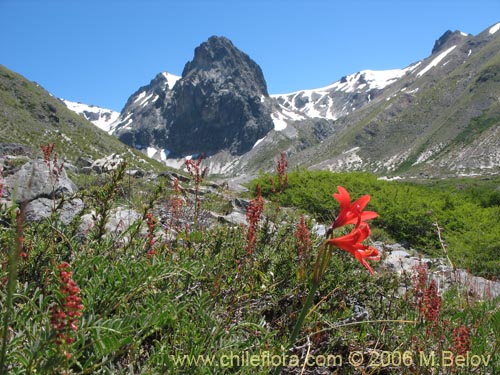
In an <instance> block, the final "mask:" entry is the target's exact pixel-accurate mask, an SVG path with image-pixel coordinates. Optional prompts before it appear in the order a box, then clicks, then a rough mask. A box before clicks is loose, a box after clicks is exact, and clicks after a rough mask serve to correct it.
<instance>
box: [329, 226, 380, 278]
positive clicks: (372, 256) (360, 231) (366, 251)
mask: <svg viewBox="0 0 500 375" xmlns="http://www.w3.org/2000/svg"><path fill="white" fill-rule="evenodd" d="M370 232H371V231H370V227H369V226H368V224H367V223H365V222H360V221H358V224H357V225H356V227H355V228H354V229H353V230H352V231H351V233H349V234H346V235H345V236H341V237H337V238H331V239H329V240H328V244H331V245H334V246H336V247H338V248H339V249H342V250H345V251H347V252H349V253H351V254H352V255H353V256H354V257H355V258H356V259H357V260H358V261H359V262H360V263H361V264H362V265H363V266H365V267H366V269H367V270H368V271H370V273H371V274H372V275H373V273H374V272H373V270H372V268H371V267H370V265H369V264H368V263H367V262H366V260H380V254H379V252H378V250H377V249H375V248H374V247H371V246H367V245H363V241H364V240H365V239H366V238H367V237H368V236H369V235H370Z"/></svg>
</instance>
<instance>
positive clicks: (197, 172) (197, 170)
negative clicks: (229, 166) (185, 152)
mask: <svg viewBox="0 0 500 375" xmlns="http://www.w3.org/2000/svg"><path fill="white" fill-rule="evenodd" d="M203 157H204V156H203V154H201V155H200V156H199V158H198V160H196V161H193V160H192V159H187V160H186V161H185V162H184V164H185V165H186V168H187V171H188V173H189V175H190V176H191V178H192V179H193V181H194V194H195V210H194V220H193V221H194V225H195V226H198V217H199V214H200V210H201V200H200V186H201V183H202V182H203V180H204V179H205V177H206V175H207V171H208V167H204V168H201V162H202V161H203Z"/></svg>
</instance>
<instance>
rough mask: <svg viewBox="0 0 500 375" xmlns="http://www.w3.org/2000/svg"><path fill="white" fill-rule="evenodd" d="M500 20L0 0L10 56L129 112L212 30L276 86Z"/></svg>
mask: <svg viewBox="0 0 500 375" xmlns="http://www.w3.org/2000/svg"><path fill="white" fill-rule="evenodd" d="M497 22H500V1H498V0H471V1H462V0H452V1H451V0H450V1H448V0H444V1H439V0H419V1H410V0H397V1H389V0H386V1H375V0H371V1H364V0H359V1H356V0H351V1H336V0H329V1H327V0H323V1H321V0H308V1H306V0H304V1H298V0H287V1H282V0H253V1H239V0H214V1H209V0H178V1H169V0H162V1H160V0H158V1H153V0H137V1H132V0H43V1H42V0H0V64H2V65H4V66H6V67H7V68H9V69H11V70H14V71H15V72H18V73H20V74H22V75H24V76H25V77H27V78H28V79H30V80H32V81H36V82H38V83H39V84H40V85H42V86H43V87H44V88H45V89H47V90H48V91H49V92H51V93H52V94H54V95H55V96H58V97H61V98H65V99H68V100H72V101H80V102H83V103H86V104H94V105H99V106H101V107H105V108H111V109H114V110H117V111H120V110H121V109H122V107H123V105H124V104H125V102H126V100H127V99H128V97H129V96H130V95H131V94H132V93H133V92H135V91H136V90H137V89H138V88H139V87H140V86H143V85H145V84H147V83H149V81H150V80H151V79H152V78H153V77H154V76H155V75H156V74H157V73H159V72H162V71H168V72H171V73H173V74H177V75H181V73H182V69H183V67H184V64H185V63H186V62H187V61H189V60H191V59H192V57H193V52H194V48H195V47H197V46H198V45H199V44H201V43H202V42H204V41H205V40H207V39H208V38H209V37H210V36H212V35H223V36H226V37H228V38H229V39H231V40H232V41H233V43H234V44H235V45H236V46H237V47H238V48H239V49H241V50H242V51H244V52H246V53H247V54H248V55H250V57H251V58H252V59H254V60H255V61H256V62H257V63H258V64H259V65H260V66H261V68H262V70H263V72H264V76H265V78H266V81H267V84H268V90H269V92H270V93H271V94H277V93H287V92H292V91H297V90H301V89H311V88H317V87H322V86H326V85H328V84H330V83H332V82H334V81H337V80H338V79H340V78H341V77H342V76H344V75H348V74H352V73H355V72H357V71H359V70H363V69H373V70H382V69H395V68H404V67H406V66H408V65H410V64H411V63H413V62H415V61H418V60H421V59H423V58H425V57H427V56H428V55H429V54H430V52H431V49H432V47H433V44H434V41H435V40H436V39H437V38H439V37H440V36H441V35H442V34H443V33H444V32H445V31H446V30H448V29H450V30H460V31H463V32H466V33H471V34H478V33H480V32H481V31H483V30H484V29H486V28H488V27H489V26H491V25H493V24H495V23H497Z"/></svg>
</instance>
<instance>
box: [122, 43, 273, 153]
mask: <svg viewBox="0 0 500 375" xmlns="http://www.w3.org/2000/svg"><path fill="white" fill-rule="evenodd" d="M273 128H274V124H273V121H272V119H271V105H270V100H269V94H268V92H267V86H266V82H265V80H264V75H263V73H262V70H261V69H260V67H259V66H258V65H257V64H256V63H255V62H254V61H253V60H252V59H251V58H250V57H249V56H248V55H246V54H245V53H243V52H241V51H240V50H239V49H237V48H236V47H235V46H234V45H233V44H232V43H231V41H229V40H228V39H226V38H224V37H216V36H214V37H211V38H209V39H208V41H206V42H204V43H202V44H201V45H200V46H199V47H197V48H196V49H195V52H194V58H193V60H192V61H190V62H188V63H187V64H186V65H185V67H184V70H183V72H182V77H180V78H179V77H175V76H172V75H169V74H168V73H160V74H158V75H157V76H156V77H155V78H154V79H153V80H152V81H151V82H150V84H149V85H147V86H144V87H141V88H140V89H139V90H138V91H137V92H136V93H134V94H133V95H132V96H131V97H130V98H129V100H128V102H127V104H126V105H125V107H124V109H123V111H122V112H121V115H120V118H119V119H118V121H117V125H116V130H115V131H114V134H115V135H116V136H117V137H118V138H119V139H120V140H121V141H123V142H125V143H126V144H128V145H132V146H134V147H137V148H141V149H146V148H147V147H150V148H154V149H157V150H161V151H162V152H163V153H164V155H165V156H168V157H184V156H189V155H193V154H201V153H203V154H205V155H207V156H210V155H214V154H217V153H219V152H227V153H229V154H230V155H242V154H244V153H246V152H248V151H249V150H251V149H252V147H253V146H254V144H255V143H256V142H257V140H259V139H260V138H262V137H264V136H265V135H266V134H267V133H268V132H269V131H270V130H271V129H273ZM161 151H160V155H163V154H162V153H161ZM162 157H163V156H160V158H162Z"/></svg>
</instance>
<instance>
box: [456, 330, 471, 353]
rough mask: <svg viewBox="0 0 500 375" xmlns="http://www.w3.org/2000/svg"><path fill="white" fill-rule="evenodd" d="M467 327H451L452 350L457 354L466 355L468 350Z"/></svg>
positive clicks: (468, 334)
mask: <svg viewBox="0 0 500 375" xmlns="http://www.w3.org/2000/svg"><path fill="white" fill-rule="evenodd" d="M470 332H471V329H470V328H469V327H465V326H463V325H462V326H460V327H457V328H455V329H453V351H454V352H455V353H456V354H458V355H466V354H467V352H469V351H470V344H471V342H470Z"/></svg>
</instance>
